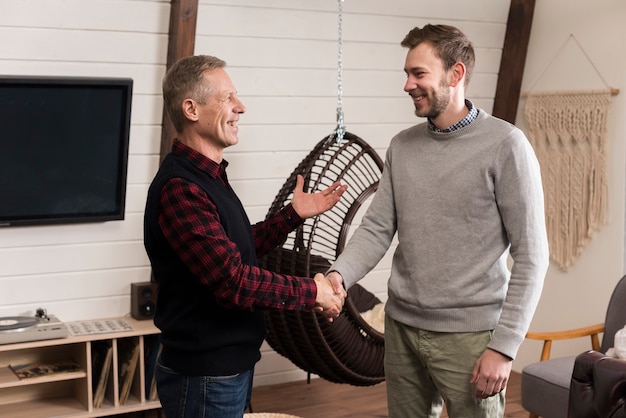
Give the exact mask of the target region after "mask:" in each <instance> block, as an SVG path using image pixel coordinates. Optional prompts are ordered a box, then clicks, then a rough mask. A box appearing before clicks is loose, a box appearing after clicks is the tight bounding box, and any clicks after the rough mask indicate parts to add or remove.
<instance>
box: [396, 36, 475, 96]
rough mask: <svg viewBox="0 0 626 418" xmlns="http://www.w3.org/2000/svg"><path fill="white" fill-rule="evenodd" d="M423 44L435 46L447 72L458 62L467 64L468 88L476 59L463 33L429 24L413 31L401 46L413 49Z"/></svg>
mask: <svg viewBox="0 0 626 418" xmlns="http://www.w3.org/2000/svg"><path fill="white" fill-rule="evenodd" d="M422 42H428V43H429V44H430V45H432V46H433V48H434V50H435V54H436V55H437V56H438V57H439V58H441V60H442V61H443V65H444V69H445V70H446V71H447V70H449V69H450V68H452V66H453V65H454V64H456V63H457V62H462V63H463V64H465V86H467V83H469V80H470V78H471V77H472V72H473V71H474V63H475V61H476V58H475V56H474V47H473V46H472V43H471V42H470V40H469V39H467V36H465V34H464V33H463V32H461V31H460V30H459V29H458V28H456V27H454V26H449V25H431V24H428V25H426V26H424V27H423V28H418V27H416V28H413V29H411V31H410V32H409V33H408V34H407V35H406V36H405V37H404V39H403V40H402V42H401V43H400V45H402V46H403V47H405V48H409V49H413V48H415V47H416V46H418V45H419V44H421V43H422Z"/></svg>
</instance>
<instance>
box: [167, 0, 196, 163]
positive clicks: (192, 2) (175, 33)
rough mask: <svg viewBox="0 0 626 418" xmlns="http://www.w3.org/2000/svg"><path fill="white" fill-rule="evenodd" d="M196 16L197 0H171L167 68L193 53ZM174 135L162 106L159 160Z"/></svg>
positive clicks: (170, 144) (168, 148)
mask: <svg viewBox="0 0 626 418" xmlns="http://www.w3.org/2000/svg"><path fill="white" fill-rule="evenodd" d="M197 18H198V0H171V9H170V28H169V38H168V44H167V67H166V68H167V69H169V68H170V67H171V66H172V64H174V63H175V62H176V61H178V60H179V59H181V58H183V57H188V56H191V55H193V53H194V48H195V42H196V21H197ZM175 135H176V130H175V129H174V126H173V125H172V121H171V120H170V117H169V115H168V114H167V110H166V109H165V107H164V108H163V125H162V130H161V153H160V157H161V158H160V160H161V161H163V158H165V155H166V154H167V153H168V152H169V151H170V149H171V147H172V139H173V138H174V136H175Z"/></svg>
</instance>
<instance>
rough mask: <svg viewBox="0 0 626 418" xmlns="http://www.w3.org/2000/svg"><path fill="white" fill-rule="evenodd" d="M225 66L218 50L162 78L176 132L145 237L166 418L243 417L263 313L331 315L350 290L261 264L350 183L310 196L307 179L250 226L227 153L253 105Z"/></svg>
mask: <svg viewBox="0 0 626 418" xmlns="http://www.w3.org/2000/svg"><path fill="white" fill-rule="evenodd" d="M225 65H226V64H225V63H224V61H222V60H220V59H218V58H215V57H211V56H193V57H188V58H183V59H181V60H180V61H178V62H177V63H176V64H174V65H173V66H172V67H171V69H170V70H169V71H168V72H167V74H166V75H165V78H164V80H163V97H164V100H165V107H166V108H167V111H168V113H169V115H170V117H171V120H172V123H173V125H174V127H175V129H176V132H177V137H176V139H175V140H174V143H173V146H172V151H171V152H170V153H169V154H168V155H167V156H166V158H165V159H164V161H163V163H162V164H161V167H160V168H159V171H158V173H157V174H156V176H155V178H154V180H153V182H152V184H151V186H150V189H149V191H148V198H147V203H146V211H145V225H144V241H145V247H146V251H147V253H148V256H149V257H150V262H151V264H152V271H153V273H154V278H155V280H156V282H157V283H158V284H159V294H158V301H157V308H156V313H155V319H154V321H155V324H156V325H157V326H158V327H159V329H160V330H161V343H162V345H163V350H162V354H161V356H160V358H159V360H158V364H157V372H156V378H157V390H158V395H159V399H160V401H161V403H162V405H163V410H164V411H165V415H166V416H167V418H178V417H180V418H182V417H186V418H203V417H206V418H208V417H220V418H241V416H242V415H243V413H244V409H245V406H246V403H247V402H248V401H249V398H250V390H251V382H252V374H253V369H254V365H255V363H256V362H257V361H258V360H259V359H260V357H261V355H260V352H259V348H260V346H261V343H262V342H263V339H264V336H265V325H264V317H263V310H264V309H290V310H313V309H315V310H317V311H319V312H322V313H323V314H324V315H325V316H326V317H327V318H328V320H330V321H332V320H333V318H335V317H337V316H338V315H339V313H340V312H341V308H342V305H343V302H344V298H345V296H346V294H345V291H344V290H343V288H338V289H337V293H335V291H336V290H335V289H333V287H332V286H331V284H330V282H329V281H328V280H327V279H326V278H325V277H324V275H323V274H318V275H316V276H315V278H314V279H311V278H307V277H294V276H287V275H281V274H276V273H272V272H270V271H267V270H262V269H260V268H259V267H257V257H259V256H261V255H263V254H264V253H266V252H267V251H269V250H270V249H272V248H273V247H275V246H277V245H280V244H282V242H284V240H285V239H286V237H287V234H288V233H289V232H290V231H292V230H293V229H295V228H296V227H297V226H299V225H300V224H301V223H302V222H303V219H304V218H307V217H311V216H315V215H318V214H320V213H322V212H324V211H326V210H328V209H330V208H331V207H333V206H334V205H335V204H336V203H337V202H338V201H339V199H340V197H341V195H342V194H343V192H344V191H345V190H346V187H347V186H341V185H340V184H339V183H335V184H333V185H331V186H330V187H329V188H328V189H326V190H323V191H321V192H317V193H313V194H308V193H304V192H303V190H302V189H303V184H304V181H303V179H302V178H299V179H298V181H297V184H296V188H295V190H294V195H293V199H292V201H291V203H290V204H289V205H287V206H285V207H284V208H283V209H282V210H281V211H279V212H278V213H276V214H275V215H274V216H272V217H270V218H269V219H267V220H265V221H264V222H261V223H259V224H256V225H253V226H251V225H250V221H249V220H248V217H247V216H246V213H245V210H244V208H243V206H242V205H241V202H240V201H239V199H238V197H237V196H236V194H235V192H234V191H233V189H232V188H231V187H230V185H229V183H228V179H227V176H226V167H227V165H228V163H227V162H226V161H225V160H224V159H223V151H224V149H225V148H227V147H229V146H232V145H235V144H237V142H238V141H239V138H238V130H239V128H238V126H237V124H238V122H239V117H240V115H241V114H243V113H244V112H245V110H246V108H245V106H244V105H243V103H242V102H241V100H239V98H238V97H237V92H236V90H235V87H234V86H233V83H232V82H231V80H230V78H229V76H228V74H227V73H226V71H225V70H224V66H225Z"/></svg>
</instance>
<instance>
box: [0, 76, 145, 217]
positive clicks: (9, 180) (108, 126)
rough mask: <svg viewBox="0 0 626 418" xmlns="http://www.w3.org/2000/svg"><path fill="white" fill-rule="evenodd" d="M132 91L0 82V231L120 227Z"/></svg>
mask: <svg viewBox="0 0 626 418" xmlns="http://www.w3.org/2000/svg"><path fill="white" fill-rule="evenodd" d="M132 86H133V81H132V80H131V79H127V78H88V77H36V76H29V77H20V76H0V226H11V225H37V224H39V225H41V224H58V223H74V222H102V221H109V220H120V219H124V209H125V196H126V172H127V166H128V140H129V131H130V113H131V99H132Z"/></svg>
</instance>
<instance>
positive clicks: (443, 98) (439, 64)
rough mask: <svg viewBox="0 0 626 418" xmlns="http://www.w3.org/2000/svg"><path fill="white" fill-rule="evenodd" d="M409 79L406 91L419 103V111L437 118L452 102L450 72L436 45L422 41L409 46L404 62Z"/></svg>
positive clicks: (414, 101)
mask: <svg viewBox="0 0 626 418" xmlns="http://www.w3.org/2000/svg"><path fill="white" fill-rule="evenodd" d="M404 72H405V73H406V75H407V80H406V83H405V85H404V91H406V92H407V93H409V95H410V96H411V98H412V99H413V104H414V105H415V114H416V115H417V116H420V117H426V118H429V119H431V120H435V119H437V118H438V117H439V116H440V115H441V114H442V113H444V112H445V111H446V109H447V108H448V105H449V104H450V83H449V81H448V77H449V74H448V72H447V71H445V69H444V64H443V61H442V60H441V58H439V57H438V56H437V55H435V52H434V49H433V47H432V45H430V44H429V43H428V42H422V43H420V44H419V45H417V46H416V47H415V48H412V49H410V50H409V52H408V53H407V56H406V60H405V63H404Z"/></svg>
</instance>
